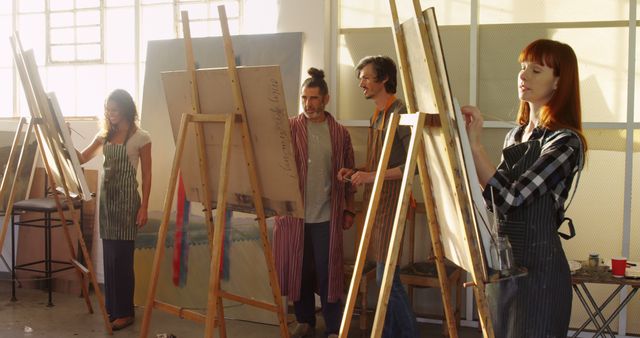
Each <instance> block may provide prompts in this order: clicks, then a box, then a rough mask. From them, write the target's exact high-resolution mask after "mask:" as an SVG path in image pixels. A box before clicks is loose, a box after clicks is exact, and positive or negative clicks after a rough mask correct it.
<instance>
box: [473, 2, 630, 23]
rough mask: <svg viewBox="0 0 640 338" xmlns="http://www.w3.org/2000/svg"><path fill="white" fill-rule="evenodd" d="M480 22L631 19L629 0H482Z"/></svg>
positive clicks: (479, 4)
mask: <svg viewBox="0 0 640 338" xmlns="http://www.w3.org/2000/svg"><path fill="white" fill-rule="evenodd" d="M478 6H479V16H480V18H479V22H480V23H481V24H488V23H523V22H581V21H582V22H584V21H608V20H628V19H629V15H628V12H629V4H628V2H627V1H600V0H563V1H556V0H537V1H513V0H479V1H478Z"/></svg>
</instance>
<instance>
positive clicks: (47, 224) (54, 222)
mask: <svg viewBox="0 0 640 338" xmlns="http://www.w3.org/2000/svg"><path fill="white" fill-rule="evenodd" d="M73 207H74V209H75V210H77V209H80V228H82V216H83V214H82V200H74V201H73ZM62 210H69V208H68V206H67V204H66V203H62ZM25 212H41V213H42V214H43V215H42V217H41V218H37V219H30V220H20V221H18V222H15V219H14V217H11V266H12V269H11V279H12V283H11V301H13V302H15V301H17V298H16V270H24V271H31V272H39V273H44V275H45V278H44V279H45V280H46V283H47V288H48V292H49V302H48V303H47V306H53V302H52V299H51V292H52V288H53V284H52V283H51V278H52V275H53V274H54V273H57V272H62V271H65V270H69V269H72V268H73V264H72V263H71V262H63V261H58V260H54V259H52V258H51V229H53V228H57V227H61V226H62V225H63V224H62V221H61V220H60V219H59V218H54V217H52V214H53V213H57V212H58V208H57V206H56V201H55V199H53V198H32V199H27V200H23V201H19V202H16V203H14V204H13V215H12V216H15V215H16V214H19V213H25ZM66 224H67V225H73V220H66ZM16 226H23V227H34V228H41V229H44V259H42V260H39V261H33V262H28V263H23V264H19V265H16V257H15V249H14V247H15V227H16ZM38 264H44V269H38V268H34V267H33V266H34V265H38ZM53 264H57V265H62V267H59V268H56V269H54V268H53Z"/></svg>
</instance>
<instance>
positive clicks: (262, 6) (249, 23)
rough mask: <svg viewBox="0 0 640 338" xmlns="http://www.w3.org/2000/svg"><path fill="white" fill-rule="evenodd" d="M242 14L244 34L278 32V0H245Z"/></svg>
mask: <svg viewBox="0 0 640 338" xmlns="http://www.w3.org/2000/svg"><path fill="white" fill-rule="evenodd" d="M242 16H243V18H242V34H269V33H276V32H277V25H278V4H277V2H276V0H245V2H244V11H243V14H242Z"/></svg>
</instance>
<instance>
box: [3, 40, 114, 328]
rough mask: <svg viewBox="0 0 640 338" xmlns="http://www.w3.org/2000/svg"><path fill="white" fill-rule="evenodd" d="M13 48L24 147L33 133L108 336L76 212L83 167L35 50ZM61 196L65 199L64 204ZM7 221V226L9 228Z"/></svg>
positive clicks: (84, 191)
mask: <svg viewBox="0 0 640 338" xmlns="http://www.w3.org/2000/svg"><path fill="white" fill-rule="evenodd" d="M11 46H12V48H13V57H14V61H15V63H16V67H17V69H18V73H19V74H20V79H21V81H22V87H23V89H24V91H25V96H26V98H27V103H28V105H29V110H30V112H31V121H30V123H29V128H28V130H27V134H26V136H25V142H24V143H25V144H28V143H29V136H30V135H31V131H34V134H35V136H36V140H37V142H38V150H39V151H40V155H41V156H42V162H43V164H44V167H45V170H46V173H47V175H48V177H49V178H50V179H51V185H52V186H54V187H56V191H57V193H54V194H53V197H54V199H55V202H56V206H57V209H58V215H59V217H60V222H61V224H62V225H63V226H62V228H63V230H64V234H65V239H66V242H67V247H68V249H69V254H70V256H71V260H70V263H71V264H72V265H73V266H74V267H75V270H76V272H77V275H78V278H79V280H80V285H81V289H82V295H83V296H84V299H85V303H86V306H87V310H88V311H89V313H93V308H92V305H91V300H90V299H89V290H88V288H87V284H86V283H85V280H84V278H86V277H88V278H89V279H90V281H91V283H92V285H93V289H94V292H95V296H96V298H97V299H98V303H99V307H100V310H101V313H102V317H103V320H104V325H105V329H106V331H107V332H108V333H109V334H112V327H111V323H110V322H109V315H108V314H107V311H106V308H105V304H104V298H103V296H102V292H101V291H100V286H99V285H98V280H97V279H96V275H95V270H94V268H93V262H92V260H91V255H90V254H89V251H88V250H87V246H86V244H85V242H84V237H83V235H82V228H81V227H80V223H79V221H78V219H79V217H77V214H76V212H77V210H76V209H75V207H74V205H73V198H82V199H84V200H89V199H91V194H90V193H89V189H88V185H87V183H86V179H85V177H84V174H83V173H82V169H81V168H80V164H79V161H78V158H77V154H76V153H75V151H76V150H75V148H74V147H73V144H72V143H71V137H70V135H69V131H68V130H67V128H66V125H65V124H64V121H63V120H62V114H60V111H59V106H58V103H57V100H56V98H55V95H54V94H49V95H47V94H46V93H45V91H44V87H43V86H42V81H41V80H40V74H39V73H38V68H37V65H36V62H35V58H34V56H33V50H29V51H26V52H25V51H24V50H23V48H22V44H21V42H20V38H19V36H18V33H17V32H16V33H15V34H14V36H13V37H12V38H11ZM22 162H23V161H19V162H18V165H17V171H20V169H21V167H22ZM60 193H61V194H62V195H63V196H62V198H63V199H64V200H62V198H61V196H60ZM13 202H14V201H13V196H11V198H10V200H9V201H8V205H7V211H6V214H7V215H12V213H13ZM63 203H65V204H66V208H67V210H68V212H70V213H71V220H72V223H73V230H74V231H76V233H77V235H78V243H79V245H80V249H81V250H82V255H83V257H84V260H85V264H86V266H84V265H82V264H81V263H80V262H79V261H78V260H77V257H76V252H75V249H74V247H73V243H72V241H71V236H70V233H69V229H68V225H67V217H66V216H65V213H64V211H63ZM6 219H7V218H6V217H5V225H4V226H3V228H4V227H6Z"/></svg>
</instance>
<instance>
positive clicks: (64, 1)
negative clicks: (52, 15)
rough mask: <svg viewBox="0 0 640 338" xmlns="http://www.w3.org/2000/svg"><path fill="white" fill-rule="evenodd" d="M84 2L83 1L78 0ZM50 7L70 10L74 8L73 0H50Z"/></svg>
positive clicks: (56, 9) (54, 9) (58, 9)
mask: <svg viewBox="0 0 640 338" xmlns="http://www.w3.org/2000/svg"><path fill="white" fill-rule="evenodd" d="M78 2H82V1H78ZM49 9H50V10H51V11H68V10H72V9H73V0H55V1H49Z"/></svg>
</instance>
